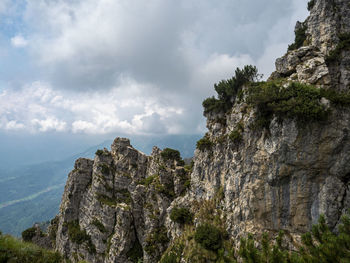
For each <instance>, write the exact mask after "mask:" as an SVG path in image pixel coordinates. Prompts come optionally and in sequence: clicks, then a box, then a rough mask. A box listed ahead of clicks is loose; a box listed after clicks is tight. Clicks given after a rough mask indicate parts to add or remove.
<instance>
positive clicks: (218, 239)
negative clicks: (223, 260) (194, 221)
mask: <svg viewBox="0 0 350 263" xmlns="http://www.w3.org/2000/svg"><path fill="white" fill-rule="evenodd" d="M194 239H195V241H196V242H197V243H198V244H200V245H201V246H202V247H203V248H205V249H208V250H212V251H217V250H218V249H219V248H221V246H222V235H221V231H220V230H219V229H218V228H216V227H215V226H213V225H210V224H203V225H200V226H198V227H197V229H196V232H195V235H194Z"/></svg>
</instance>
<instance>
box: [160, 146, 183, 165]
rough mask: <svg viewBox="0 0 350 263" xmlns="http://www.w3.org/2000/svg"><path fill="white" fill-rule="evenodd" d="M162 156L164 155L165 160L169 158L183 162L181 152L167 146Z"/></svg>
mask: <svg viewBox="0 0 350 263" xmlns="http://www.w3.org/2000/svg"><path fill="white" fill-rule="evenodd" d="M160 156H162V158H163V160H164V161H165V162H167V161H169V160H175V161H178V162H183V160H182V158H181V155H180V152H179V151H178V150H174V149H171V148H165V149H164V150H163V151H162V152H161V153H160Z"/></svg>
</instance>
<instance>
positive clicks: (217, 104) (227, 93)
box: [202, 65, 261, 115]
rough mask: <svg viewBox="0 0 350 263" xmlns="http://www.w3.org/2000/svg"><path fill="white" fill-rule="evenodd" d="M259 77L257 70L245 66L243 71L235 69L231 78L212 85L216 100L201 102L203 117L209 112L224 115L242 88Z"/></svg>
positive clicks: (208, 99)
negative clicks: (216, 96)
mask: <svg viewBox="0 0 350 263" xmlns="http://www.w3.org/2000/svg"><path fill="white" fill-rule="evenodd" d="M260 77H261V75H259V74H258V69H257V68H256V67H255V66H252V65H247V66H245V67H244V68H243V69H239V68H236V70H235V75H234V76H233V77H232V78H230V79H228V80H222V81H220V82H219V83H218V84H215V85H214V88H215V91H216V93H217V95H218V98H217V99H216V98H215V97H211V98H207V99H205V100H204V101H203V104H202V105H203V107H204V115H206V114H208V113H211V112H213V113H220V112H222V113H225V112H226V111H228V110H229V109H231V107H232V105H233V103H234V101H235V98H236V96H237V95H238V94H239V92H240V90H241V88H242V86H243V85H244V84H246V83H248V82H255V81H257V80H259V78H260Z"/></svg>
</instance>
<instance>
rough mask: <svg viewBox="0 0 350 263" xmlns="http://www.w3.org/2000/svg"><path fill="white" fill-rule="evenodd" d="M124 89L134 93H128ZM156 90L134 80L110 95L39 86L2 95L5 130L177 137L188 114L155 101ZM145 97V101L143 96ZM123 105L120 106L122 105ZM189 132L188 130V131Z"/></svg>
mask: <svg viewBox="0 0 350 263" xmlns="http://www.w3.org/2000/svg"><path fill="white" fill-rule="evenodd" d="M123 85H126V86H128V89H127V90H125V89H123V88H122V87H123ZM152 89H153V88H152V87H151V86H145V85H140V84H138V83H136V82H135V81H133V80H131V79H123V80H120V86H118V87H115V88H113V89H111V90H109V91H108V92H106V93H99V92H95V93H84V94H82V93H76V92H74V93H67V92H65V91H57V90H54V89H52V87H50V85H48V84H46V83H42V82H34V83H32V84H31V85H29V86H26V87H23V88H22V89H18V90H12V91H10V90H5V91H3V92H2V93H0V116H1V118H0V128H2V129H6V130H29V131H31V132H48V131H55V132H72V133H88V134H107V133H111V132H120V133H134V134H137V133H139V134H152V133H171V131H172V130H177V129H176V128H174V127H175V126H176V125H178V124H177V122H174V116H181V117H179V119H181V118H184V119H185V116H183V110H182V109H181V108H176V107H168V106H167V105H165V104H164V103H161V102H159V101H157V100H154V99H153V98H152V96H150V97H148V96H147V95H144V92H146V93H147V90H148V92H149V94H152ZM139 94H143V96H139ZM119 101H120V102H121V103H118V102H119ZM182 132H185V130H182Z"/></svg>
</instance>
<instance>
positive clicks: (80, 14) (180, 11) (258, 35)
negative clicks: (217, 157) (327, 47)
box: [0, 0, 307, 134]
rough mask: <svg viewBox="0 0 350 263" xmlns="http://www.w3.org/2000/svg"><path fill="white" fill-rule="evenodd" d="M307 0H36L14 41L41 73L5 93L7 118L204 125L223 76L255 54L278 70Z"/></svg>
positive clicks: (52, 124)
mask: <svg viewBox="0 0 350 263" xmlns="http://www.w3.org/2000/svg"><path fill="white" fill-rule="evenodd" d="M306 4H307V0H292V1H281V0H266V1H256V0H245V1H241V0H222V1H215V2H213V1H210V0H191V1H188V0H179V1H166V0H165V1H160V0H148V1H146V0H118V1H113V0H75V1H70V0H59V1H56V0H37V1H29V0H26V7H25V10H24V11H23V14H22V17H21V19H22V20H23V25H24V28H23V30H22V29H21V31H18V32H25V36H26V37H25V38H24V37H23V36H21V35H20V34H19V35H16V36H15V37H13V38H12V39H11V43H12V46H13V47H22V48H24V50H25V52H27V51H28V52H29V54H30V56H27V57H26V59H29V58H31V59H33V60H32V61H27V60H26V61H23V62H25V63H21V61H18V64H20V63H21V65H22V64H24V65H28V68H30V70H33V71H36V72H33V73H35V74H31V75H33V76H35V79H39V80H40V81H37V82H35V81H33V79H32V80H31V81H27V80H21V83H23V82H32V84H30V85H27V86H23V87H22V88H21V89H16V90H11V89H4V90H3V91H2V93H0V116H1V117H0V128H2V129H6V127H7V129H25V130H30V131H33V132H47V131H57V132H62V131H68V132H72V133H89V134H98V133H110V132H123V133H191V132H198V131H202V130H203V129H204V126H205V125H204V121H203V117H202V107H201V102H202V100H203V99H204V98H205V97H207V96H211V95H214V93H215V91H214V89H213V84H214V83H216V82H218V81H220V80H222V79H225V78H229V77H231V76H232V74H233V73H234V70H235V68H236V67H243V66H244V65H246V64H254V65H257V66H258V68H259V69H260V71H261V72H262V73H264V74H265V77H268V75H269V74H270V73H271V71H273V69H274V61H275V59H276V58H277V57H278V56H281V55H282V54H283V53H284V52H285V51H286V49H287V45H288V43H290V42H292V40H293V38H294V36H293V29H294V24H295V22H296V19H299V20H302V19H303V18H304V17H305V16H306V14H307V11H306ZM0 10H1V4H0ZM0 12H1V11H0ZM21 27H22V25H21ZM26 29H27V30H26ZM13 50H15V49H13ZM14 52H18V50H15V51H14ZM18 53H21V52H18ZM26 54H27V53H26ZM28 57H29V58H28ZM16 63H17V62H16ZM36 66H39V67H36ZM23 71H24V70H23ZM13 75H14V76H16V77H17V75H16V74H13ZM28 78H29V79H30V77H28ZM33 78H34V77H33ZM42 79H45V80H46V82H44V81H43V80H42ZM16 81H17V79H14V80H13V82H16ZM47 83H48V84H47ZM18 86H20V85H17V87H18Z"/></svg>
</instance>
